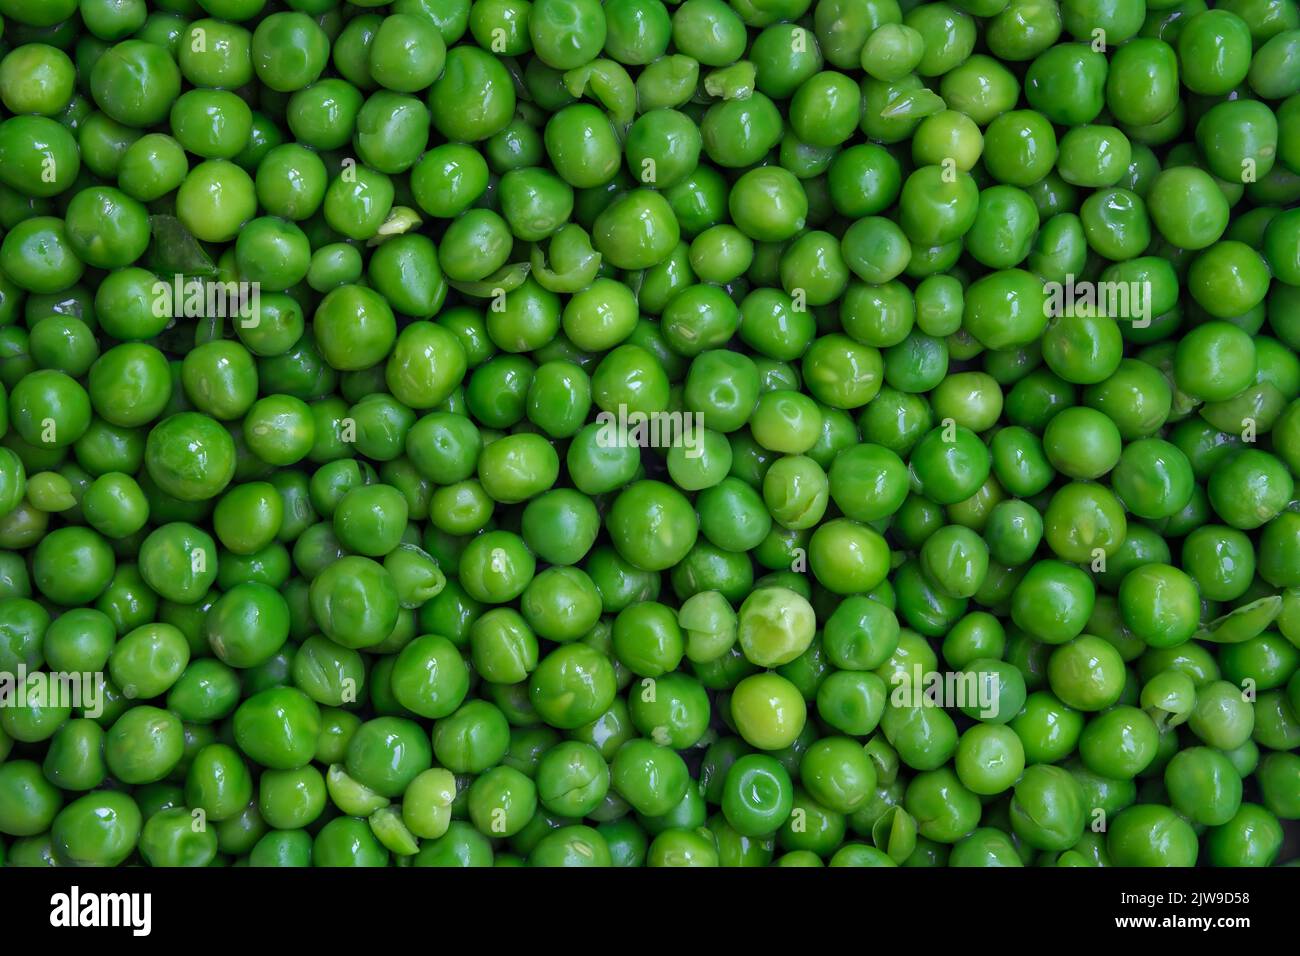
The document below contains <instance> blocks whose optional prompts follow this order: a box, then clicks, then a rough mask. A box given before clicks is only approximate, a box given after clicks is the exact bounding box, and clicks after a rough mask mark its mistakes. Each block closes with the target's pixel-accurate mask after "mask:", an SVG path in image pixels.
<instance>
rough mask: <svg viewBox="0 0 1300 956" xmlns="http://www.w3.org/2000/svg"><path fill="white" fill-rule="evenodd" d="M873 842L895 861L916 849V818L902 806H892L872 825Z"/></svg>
mask: <svg viewBox="0 0 1300 956" xmlns="http://www.w3.org/2000/svg"><path fill="white" fill-rule="evenodd" d="M871 842H872V843H874V844H875V845H876V849H878V850H880V851H881V852H883V853H884V854H885V855H886V856H888V857H889V858H890V859H891V860H893V861H894V862H895V863H902V862H903V861H904V860H906V859H907V858H908V857H909V856H911V855H912V851H913V850H915V849H916V820H914V819H913V818H912V815H911V814H910V813H908V812H907V811H906V810H904V809H903V808H902V807H890V808H889V809H888V810H886V811H885V812H884V813H882V814H881V815H880V818H879V819H877V820H876V822H875V823H874V824H872V826H871Z"/></svg>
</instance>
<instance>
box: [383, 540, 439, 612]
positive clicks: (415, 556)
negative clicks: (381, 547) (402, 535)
mask: <svg viewBox="0 0 1300 956" xmlns="http://www.w3.org/2000/svg"><path fill="white" fill-rule="evenodd" d="M384 570H386V571H387V572H388V573H389V574H390V575H391V576H392V578H393V584H394V585H395V586H396V587H397V600H398V603H400V604H401V605H402V607H404V608H408V609H410V608H417V607H419V606H420V605H422V604H424V602H426V601H428V600H430V599H431V598H434V597H437V596H438V595H439V594H441V593H442V589H443V588H444V587H446V586H447V577H446V575H444V574H443V573H442V569H441V568H439V567H438V562H437V561H436V560H435V559H434V557H433V555H431V554H429V553H428V552H427V551H425V550H424V549H423V548H421V547H418V546H417V545H414V544H399V545H398V546H397V547H396V548H394V549H393V550H392V551H390V552H389V553H388V555H387V556H386V557H385V558H384Z"/></svg>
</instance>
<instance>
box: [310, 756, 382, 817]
mask: <svg viewBox="0 0 1300 956" xmlns="http://www.w3.org/2000/svg"><path fill="white" fill-rule="evenodd" d="M325 789H326V790H327V791H328V792H329V795H330V799H331V800H333V801H334V805H335V806H336V807H338V808H339V809H340V810H342V811H343V812H344V813H346V814H347V815H348V816H350V817H368V816H370V814H372V813H374V812H375V811H376V810H381V809H383V808H384V807H386V806H388V804H389V803H390V802H391V801H390V800H389V799H388V798H387V797H385V796H383V795H382V794H378V793H375V791H373V790H371V789H370V788H369V787H367V786H366V785H365V784H364V783H361V782H359V781H357V780H354V779H352V778H351V777H350V776H348V772H347V771H346V770H344V769H343V765H342V764H341V763H336V764H330V768H329V771H328V772H327V773H326V774H325Z"/></svg>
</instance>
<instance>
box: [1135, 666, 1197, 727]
mask: <svg viewBox="0 0 1300 956" xmlns="http://www.w3.org/2000/svg"><path fill="white" fill-rule="evenodd" d="M1140 702H1141V704H1142V709H1143V710H1144V711H1146V714H1147V716H1148V717H1150V718H1151V720H1152V721H1153V722H1154V723H1155V725H1156V728H1157V729H1159V730H1160V731H1161V732H1162V733H1163V732H1164V731H1166V730H1169V729H1170V728H1172V727H1177V726H1178V725H1179V724H1181V723H1184V722H1186V720H1187V718H1188V717H1190V716H1191V715H1192V708H1194V707H1195V706H1196V685H1195V684H1194V683H1192V679H1191V678H1190V677H1188V676H1187V675H1186V674H1184V673H1183V672H1182V671H1176V670H1167V671H1161V672H1160V673H1159V674H1157V675H1155V676H1154V677H1152V678H1151V680H1149V681H1147V683H1146V686H1144V687H1143V688H1142V697H1141V701H1140Z"/></svg>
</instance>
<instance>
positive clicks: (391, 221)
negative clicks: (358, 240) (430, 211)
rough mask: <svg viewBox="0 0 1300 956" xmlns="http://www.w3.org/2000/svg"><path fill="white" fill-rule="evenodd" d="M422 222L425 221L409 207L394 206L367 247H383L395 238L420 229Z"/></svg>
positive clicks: (367, 242)
mask: <svg viewBox="0 0 1300 956" xmlns="http://www.w3.org/2000/svg"><path fill="white" fill-rule="evenodd" d="M422 222H424V220H423V219H421V218H420V214H419V213H418V212H416V211H415V210H414V209H411V208H410V207H409V206H394V207H393V208H392V209H391V210H389V213H388V218H387V219H385V220H384V222H383V224H382V225H381V226H380V227H379V231H378V232H377V233H375V234H374V235H373V236H371V237H370V238H369V239H367V240H366V245H367V246H378V245H381V244H382V243H384V242H386V241H387V240H389V239H392V238H393V237H394V236H400V235H402V234H403V233H406V232H410V231H411V230H412V229H418V228H419V227H420V224H421V223H422Z"/></svg>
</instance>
